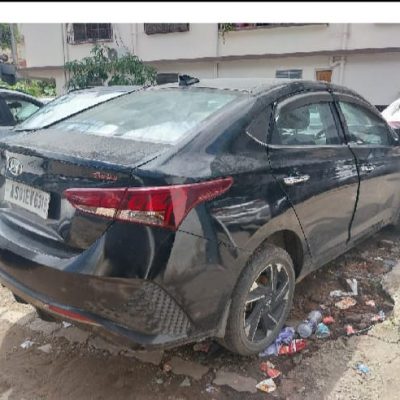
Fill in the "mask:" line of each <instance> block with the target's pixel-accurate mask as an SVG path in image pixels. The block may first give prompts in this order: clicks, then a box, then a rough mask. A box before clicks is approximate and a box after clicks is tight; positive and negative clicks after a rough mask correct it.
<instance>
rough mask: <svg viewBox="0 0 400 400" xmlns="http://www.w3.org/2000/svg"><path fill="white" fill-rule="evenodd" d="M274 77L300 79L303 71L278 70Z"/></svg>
mask: <svg viewBox="0 0 400 400" xmlns="http://www.w3.org/2000/svg"><path fill="white" fill-rule="evenodd" d="M275 76H276V77H277V78H288V79H301V78H302V77H303V70H301V69H278V70H277V71H276V74H275Z"/></svg>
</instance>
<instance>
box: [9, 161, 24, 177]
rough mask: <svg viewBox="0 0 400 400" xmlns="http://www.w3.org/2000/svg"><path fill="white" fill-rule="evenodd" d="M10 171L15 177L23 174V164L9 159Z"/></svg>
mask: <svg viewBox="0 0 400 400" xmlns="http://www.w3.org/2000/svg"><path fill="white" fill-rule="evenodd" d="M8 170H9V171H10V173H11V174H13V175H14V176H18V175H21V174H22V163H21V161H19V160H18V159H16V158H14V157H11V158H9V159H8Z"/></svg>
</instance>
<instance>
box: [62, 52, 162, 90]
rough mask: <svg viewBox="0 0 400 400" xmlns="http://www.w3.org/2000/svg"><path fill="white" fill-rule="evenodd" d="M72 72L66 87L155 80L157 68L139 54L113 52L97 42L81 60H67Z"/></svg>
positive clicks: (124, 83)
mask: <svg viewBox="0 0 400 400" xmlns="http://www.w3.org/2000/svg"><path fill="white" fill-rule="evenodd" d="M65 68H66V70H67V71H68V72H69V73H70V79H69V80H68V82H67V85H66V86H67V88H69V89H80V88H85V87H89V86H101V85H108V86H111V85H146V84H152V83H155V81H156V75H157V72H156V70H155V68H153V67H151V66H149V65H146V64H144V63H143V62H142V61H141V60H140V59H139V58H138V57H137V56H134V55H131V54H125V55H123V56H121V57H117V56H114V55H113V52H112V49H110V48H109V47H107V46H104V45H103V46H99V45H95V46H94V47H93V49H92V50H91V51H90V56H89V57H85V58H83V59H82V60H81V61H78V60H74V61H70V62H67V63H66V64H65Z"/></svg>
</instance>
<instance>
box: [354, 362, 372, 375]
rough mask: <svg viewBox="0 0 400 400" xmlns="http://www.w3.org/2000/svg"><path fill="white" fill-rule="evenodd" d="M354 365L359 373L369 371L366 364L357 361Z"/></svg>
mask: <svg viewBox="0 0 400 400" xmlns="http://www.w3.org/2000/svg"><path fill="white" fill-rule="evenodd" d="M356 367H357V371H358V372H359V373H361V374H368V373H369V371H370V370H369V368H368V366H367V365H365V364H361V363H359V364H357V365H356Z"/></svg>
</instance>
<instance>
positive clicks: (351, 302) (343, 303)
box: [335, 297, 357, 310]
mask: <svg viewBox="0 0 400 400" xmlns="http://www.w3.org/2000/svg"><path fill="white" fill-rule="evenodd" d="M356 304H357V301H356V300H355V299H352V298H351V297H344V298H343V299H342V300H340V301H338V302H337V303H335V306H336V307H337V308H339V309H340V310H347V309H348V308H350V307H353V306H355V305H356Z"/></svg>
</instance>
